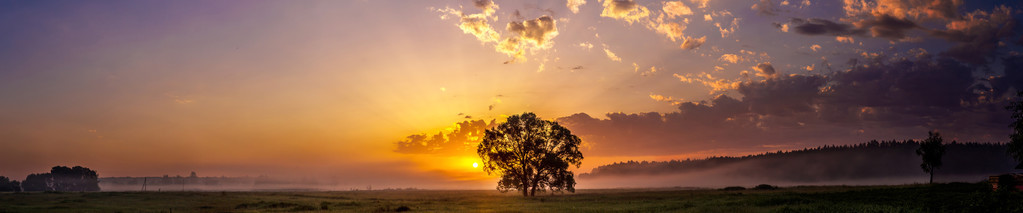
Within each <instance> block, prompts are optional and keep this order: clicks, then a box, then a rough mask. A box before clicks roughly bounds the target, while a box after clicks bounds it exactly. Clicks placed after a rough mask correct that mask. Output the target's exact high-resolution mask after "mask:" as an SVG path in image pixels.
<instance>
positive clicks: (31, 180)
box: [21, 173, 53, 192]
mask: <svg viewBox="0 0 1023 213" xmlns="http://www.w3.org/2000/svg"><path fill="white" fill-rule="evenodd" d="M51 183H53V178H51V175H50V173H44V174H29V175H28V177H25V182H21V188H22V189H24V190H25V191H26V192H41V191H53V187H52V186H50V184H51Z"/></svg>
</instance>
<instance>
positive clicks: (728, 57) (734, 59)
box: [718, 54, 739, 64]
mask: <svg viewBox="0 0 1023 213" xmlns="http://www.w3.org/2000/svg"><path fill="white" fill-rule="evenodd" d="M718 61H724V62H728V63H733V64H735V63H739V56H738V55H735V54H724V55H721V57H720V58H718Z"/></svg>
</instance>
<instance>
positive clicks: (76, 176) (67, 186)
mask: <svg viewBox="0 0 1023 213" xmlns="http://www.w3.org/2000/svg"><path fill="white" fill-rule="evenodd" d="M21 185H22V188H24V189H25V191H99V175H98V174H97V173H96V171H93V170H92V169H89V168H85V167H81V166H75V167H71V168H68V167H66V166H54V167H53V168H52V169H50V173H44V174H30V175H28V177H26V178H25V182H23V183H21Z"/></svg>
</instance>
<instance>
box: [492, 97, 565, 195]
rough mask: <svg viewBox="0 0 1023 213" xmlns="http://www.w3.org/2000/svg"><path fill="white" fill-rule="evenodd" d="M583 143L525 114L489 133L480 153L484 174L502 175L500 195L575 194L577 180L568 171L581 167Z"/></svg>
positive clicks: (555, 127)
mask: <svg viewBox="0 0 1023 213" xmlns="http://www.w3.org/2000/svg"><path fill="white" fill-rule="evenodd" d="M580 142H582V140H580V139H579V137H576V136H575V135H572V132H571V131H569V130H568V129H567V128H565V127H562V126H561V125H559V124H558V123H557V122H554V121H548V120H542V119H540V118H537V117H536V114H533V113H523V114H521V115H512V116H510V117H508V120H507V121H505V122H504V123H502V124H500V125H498V126H496V127H494V128H492V129H488V130H486V134H485V135H484V137H483V141H482V142H480V144H479V146H478V147H477V153H478V154H479V156H480V158H482V160H483V165H482V167H483V170H484V171H486V172H487V173H488V174H494V173H497V174H500V175H501V180H500V181H499V182H498V183H497V189H498V190H499V191H501V192H507V191H509V190H512V189H514V190H519V191H520V192H522V195H523V196H534V195H535V194H536V191H541V192H543V191H546V190H551V191H552V192H555V191H562V190H566V191H569V192H575V177H574V174H573V173H572V172H571V171H568V167H569V166H570V165H574V166H576V168H578V167H579V166H580V164H581V163H582V159H583V154H582V152H579V143H580Z"/></svg>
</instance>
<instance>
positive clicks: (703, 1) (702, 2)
mask: <svg viewBox="0 0 1023 213" xmlns="http://www.w3.org/2000/svg"><path fill="white" fill-rule="evenodd" d="M690 1H691V2H693V4H695V5H696V7H697V8H707V3H709V2H710V0H690Z"/></svg>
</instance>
